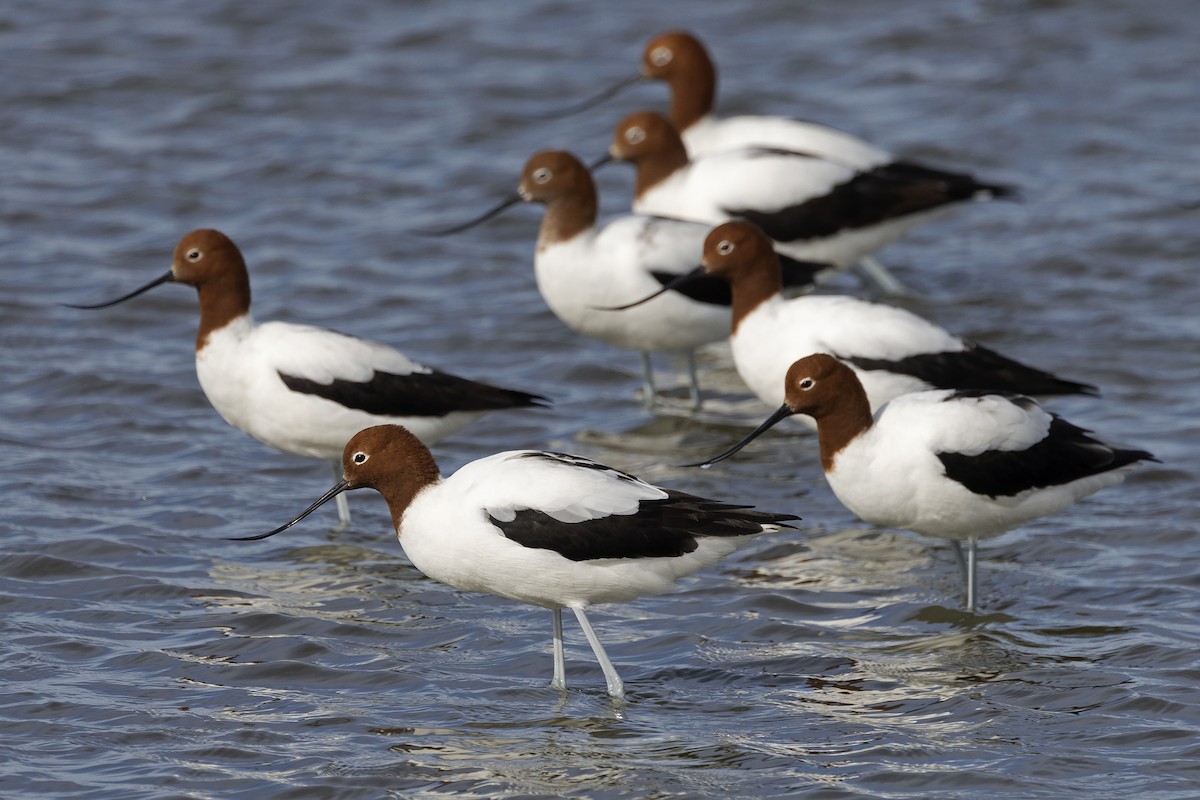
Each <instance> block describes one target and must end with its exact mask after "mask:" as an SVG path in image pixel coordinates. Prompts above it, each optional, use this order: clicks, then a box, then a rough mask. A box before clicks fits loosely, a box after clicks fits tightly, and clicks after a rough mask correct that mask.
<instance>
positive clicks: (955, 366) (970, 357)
mask: <svg viewBox="0 0 1200 800" xmlns="http://www.w3.org/2000/svg"><path fill="white" fill-rule="evenodd" d="M838 357H839V358H841V359H842V360H843V361H845V362H847V363H849V364H853V365H854V366H856V367H858V368H859V369H863V370H886V371H887V372H895V373H899V374H901V375H911V376H912V377H914V378H919V379H920V380H923V381H925V382H926V383H928V384H929V385H930V386H933V387H934V388H937V389H973V390H979V391H984V392H1014V393H1018V394H1033V395H1055V394H1090V395H1095V394H1097V391H1096V387H1095V386H1091V385H1089V384H1086V383H1078V382H1076V381H1069V380H1065V379H1063V378H1059V377H1056V376H1054V375H1051V374H1050V373H1049V372H1043V371H1042V370H1040V369H1036V368H1034V367H1030V366H1026V365H1025V364H1022V363H1021V362H1019V361H1013V360H1012V359H1011V358H1008V357H1007V356H1003V355H1000V354H999V353H997V352H995V351H994V350H989V349H988V348H986V347H984V346H983V345H979V344H975V343H973V342H967V343H966V349H965V350H962V351H959V352H950V353H919V354H917V355H913V356H907V357H905V358H901V359H896V360H889V359H884V358H861V357H856V356H838Z"/></svg>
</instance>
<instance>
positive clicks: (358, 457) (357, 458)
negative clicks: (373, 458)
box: [350, 450, 370, 464]
mask: <svg viewBox="0 0 1200 800" xmlns="http://www.w3.org/2000/svg"><path fill="white" fill-rule="evenodd" d="M368 458H370V456H369V455H367V454H366V453H364V452H362V451H361V450H360V451H358V452H357V453H355V454H354V455H353V456H351V457H350V460H351V461H353V462H354V463H355V464H365V463H367V459H368Z"/></svg>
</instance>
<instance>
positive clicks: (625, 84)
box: [530, 75, 647, 119]
mask: <svg viewBox="0 0 1200 800" xmlns="http://www.w3.org/2000/svg"><path fill="white" fill-rule="evenodd" d="M646 80H647V79H646V78H643V77H642V76H641V75H630V76H629V77H628V78H622V79H621V81H620V82H619V83H617V84H615V85H613V86H610V87H608V88H607V89H605V90H604V91H602V92H600V94H598V95H596V96H594V97H590V98H588V99H587V100H583V101H581V102H578V103H575V104H574V105H570V106H567V107H566V108H560V109H558V110H557V111H546V112H543V113H541V114H531V115H530V118H531V119H559V118H561V117H569V116H571V115H572V114H578V113H579V112H580V111H587V110H588V109H589V108H594V107H595V106H598V105H600V104H601V103H603V102H604V101H605V100H607V99H608V98H610V97H615V96H616V95H618V94H620V93H621V92H623V91H625V90H626V89H628V88H629V87H630V86H637V85H638V84H639V83H644V82H645V81H646Z"/></svg>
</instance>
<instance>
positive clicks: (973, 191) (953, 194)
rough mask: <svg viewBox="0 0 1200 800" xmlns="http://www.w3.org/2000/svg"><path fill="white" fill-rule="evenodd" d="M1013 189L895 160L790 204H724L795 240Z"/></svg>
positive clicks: (780, 236)
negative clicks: (764, 208)
mask: <svg viewBox="0 0 1200 800" xmlns="http://www.w3.org/2000/svg"><path fill="white" fill-rule="evenodd" d="M1012 194H1014V191H1013V190H1012V189H1011V188H1010V187H1007V186H1001V185H998V184H988V183H981V182H980V181H977V180H976V179H975V178H973V177H971V176H970V175H965V174H962V173H956V172H945V171H943V170H938V169H931V168H929V167H923V166H921V165H919V164H912V163H908V162H903V161H896V162H892V163H890V164H884V165H882V166H879V167H876V168H874V169H871V170H868V171H866V172H860V173H858V174H857V175H855V176H854V177H853V178H851V179H850V180H848V181H846V182H845V183H843V184H839V185H838V186H835V187H833V189H831V190H830V192H829V193H828V194H825V195H822V196H820V197H814V198H812V199H810V200H806V201H805V202H803V203H797V204H796V205H793V206H786V207H784V208H780V209H776V210H774V211H761V210H758V209H752V208H726V209H723V210H724V211H725V212H726V213H728V214H729V215H730V216H732V217H739V218H741V219H745V220H749V221H750V222H753V223H755V224H756V225H758V227H760V228H762V229H763V231H764V232H765V233H766V234H767V236H770V237H771V238H772V239H774V240H775V241H777V242H794V241H807V240H810V239H823V238H825V237H829V236H834V235H835V234H837V233H839V232H841V231H843V230H854V229H858V228H866V227H869V226H871V225H876V224H879V223H881V222H886V221H888V220H892V219H896V218H898V217H903V216H906V215H908V214H916V213H918V212H921V211H930V210H932V209H935V208H938V207H940V206H944V205H948V204H950V203H958V202H962V201H964V200H971V199H973V198H975V197H977V196H979V195H991V196H993V197H1005V196H1009V195H1012Z"/></svg>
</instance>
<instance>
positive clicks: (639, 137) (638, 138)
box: [625, 125, 646, 144]
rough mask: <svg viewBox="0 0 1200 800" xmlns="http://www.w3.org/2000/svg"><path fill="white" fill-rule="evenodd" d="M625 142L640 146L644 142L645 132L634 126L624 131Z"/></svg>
mask: <svg viewBox="0 0 1200 800" xmlns="http://www.w3.org/2000/svg"><path fill="white" fill-rule="evenodd" d="M625 141H627V142H629V143H630V144H641V143H642V142H644V141H646V132H645V131H644V130H642V129H641V128H639V127H637V126H636V125H635V126H633V127H632V128H630V129H629V130H627V131H625Z"/></svg>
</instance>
